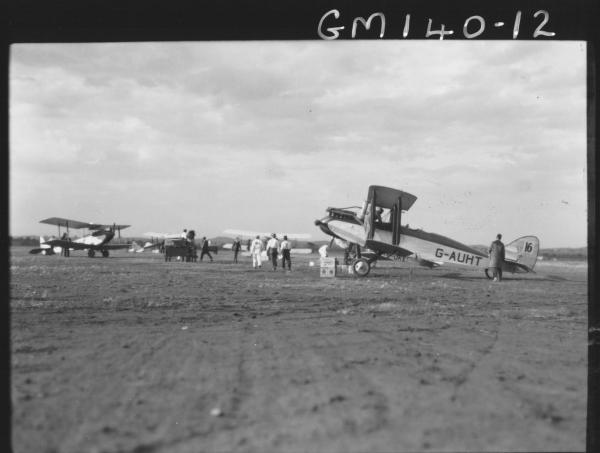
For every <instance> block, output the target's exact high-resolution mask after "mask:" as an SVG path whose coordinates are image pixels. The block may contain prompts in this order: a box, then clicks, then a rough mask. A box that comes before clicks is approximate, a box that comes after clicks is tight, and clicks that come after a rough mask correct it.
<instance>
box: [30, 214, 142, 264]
mask: <svg viewBox="0 0 600 453" xmlns="http://www.w3.org/2000/svg"><path fill="white" fill-rule="evenodd" d="M40 223H46V224H48V225H56V226H58V237H59V238H60V239H49V240H45V241H42V239H43V238H40V247H39V248H35V249H32V250H30V251H29V253H33V254H37V253H39V254H43V255H52V254H55V253H61V252H62V251H63V250H87V252H88V256H89V257H90V258H93V257H94V256H95V255H96V252H100V253H101V254H102V256H103V257H105V258H106V257H108V255H109V250H117V249H129V248H131V247H132V244H109V242H110V241H111V240H112V239H113V238H114V237H115V234H118V235H119V237H121V230H122V229H124V228H128V227H129V226H130V225H117V224H116V223H113V224H112V225H108V224H107V225H104V224H100V223H87V222H81V221H79V220H70V219H64V218H62V217H50V218H48V219H44V220H40ZM61 227H63V228H65V229H66V231H65V233H64V234H63V235H62V236H61V232H60V228H61ZM70 229H76V230H80V229H87V230H89V232H90V233H89V234H88V235H86V236H83V237H81V238H79V239H75V240H71V238H70V237H69V232H70ZM50 251H51V252H50ZM66 256H68V253H67V255H66Z"/></svg>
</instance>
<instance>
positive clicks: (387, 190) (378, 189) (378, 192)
mask: <svg viewBox="0 0 600 453" xmlns="http://www.w3.org/2000/svg"><path fill="white" fill-rule="evenodd" d="M373 197H374V198H375V204H376V205H377V206H381V207H382V208H388V209H389V208H391V207H392V206H394V204H395V203H396V201H397V200H398V199H399V198H400V199H402V210H403V211H408V210H409V209H410V207H411V206H412V205H413V204H414V202H415V201H417V197H416V196H415V195H413V194H411V193H408V192H404V191H402V190H397V189H392V188H391V187H384V186H369V198H370V199H371V200H372V199H373Z"/></svg>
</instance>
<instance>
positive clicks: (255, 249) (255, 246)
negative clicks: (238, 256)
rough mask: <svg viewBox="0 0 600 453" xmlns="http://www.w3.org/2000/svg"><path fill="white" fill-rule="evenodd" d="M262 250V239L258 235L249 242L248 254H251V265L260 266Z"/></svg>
mask: <svg viewBox="0 0 600 453" xmlns="http://www.w3.org/2000/svg"><path fill="white" fill-rule="evenodd" d="M261 252H262V241H261V240H260V237H259V236H256V239H254V240H253V241H252V244H250V254H251V255H252V267H253V268H256V267H262V259H261V257H260V254H261Z"/></svg>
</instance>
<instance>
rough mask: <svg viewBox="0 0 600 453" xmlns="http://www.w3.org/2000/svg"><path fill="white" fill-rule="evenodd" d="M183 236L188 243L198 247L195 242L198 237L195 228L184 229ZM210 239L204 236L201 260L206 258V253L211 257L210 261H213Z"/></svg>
mask: <svg viewBox="0 0 600 453" xmlns="http://www.w3.org/2000/svg"><path fill="white" fill-rule="evenodd" d="M181 237H182V239H185V240H186V242H187V243H188V245H189V246H190V247H193V248H194V249H195V248H196V243H195V239H196V232H195V231H194V230H189V231H188V230H187V229H184V230H183V232H182V233H181ZM209 247H210V241H209V240H208V239H206V236H204V237H202V245H201V246H200V261H202V260H203V259H204V256H205V255H208V257H209V258H210V261H211V262H212V261H213V257H212V255H211V254H210V248H209Z"/></svg>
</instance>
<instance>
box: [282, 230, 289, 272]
mask: <svg viewBox="0 0 600 453" xmlns="http://www.w3.org/2000/svg"><path fill="white" fill-rule="evenodd" d="M291 249H292V246H291V244H290V241H288V238H287V236H283V241H282V242H281V245H280V250H281V254H282V255H283V258H282V259H281V267H282V268H283V269H284V270H285V263H286V262H287V265H288V271H291V270H292V257H291V256H290V251H291Z"/></svg>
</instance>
